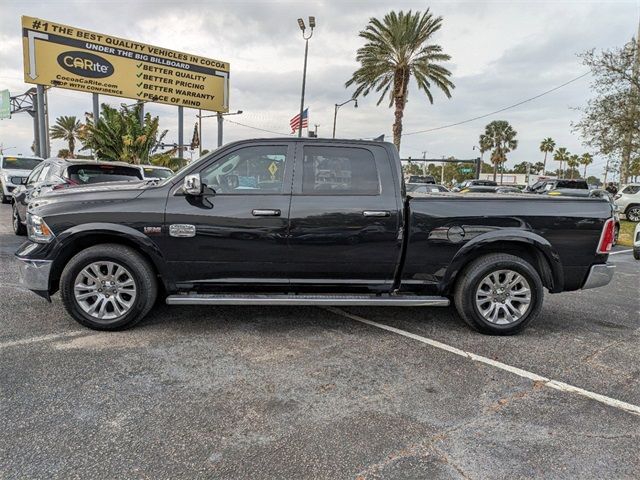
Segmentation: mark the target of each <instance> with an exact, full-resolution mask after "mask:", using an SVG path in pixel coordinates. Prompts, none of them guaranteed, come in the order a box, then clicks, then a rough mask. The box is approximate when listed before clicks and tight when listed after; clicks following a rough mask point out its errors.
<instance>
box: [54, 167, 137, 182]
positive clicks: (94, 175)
mask: <svg viewBox="0 0 640 480" xmlns="http://www.w3.org/2000/svg"><path fill="white" fill-rule="evenodd" d="M67 177H68V178H69V183H71V184H73V185H89V184H93V183H104V182H121V181H127V180H128V181H137V180H142V173H141V172H140V170H139V169H138V168H136V167H125V166H122V165H71V166H69V168H67Z"/></svg>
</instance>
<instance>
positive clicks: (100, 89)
mask: <svg viewBox="0 0 640 480" xmlns="http://www.w3.org/2000/svg"><path fill="white" fill-rule="evenodd" d="M22 45H23V58H24V81H25V82H27V83H36V84H39V85H52V86H56V87H60V88H68V89H71V90H80V91H82V92H90V93H101V94H104V95H112V96H116V97H125V98H132V99H136V100H146V101H152V102H159V103H166V104H169V105H181V106H183V107H190V108H200V109H202V110H211V111H214V112H227V111H228V110H229V64H228V63H227V62H222V61H220V60H214V59H211V58H205V57H199V56H197V55H191V54H189V53H183V52H176V51H174V50H168V49H166V48H161V47H154V46H152V45H147V44H144V43H139V42H133V41H131V40H125V39H122V38H118V37H112V36H109V35H103V34H101V33H95V32H90V31H88V30H81V29H79V28H75V27H69V26H67V25H62V24H59V23H54V22H49V21H47V20H41V19H38V18H33V17H22Z"/></svg>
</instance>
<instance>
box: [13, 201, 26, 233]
mask: <svg viewBox="0 0 640 480" xmlns="http://www.w3.org/2000/svg"><path fill="white" fill-rule="evenodd" d="M11 226H12V227H13V233H15V234H16V235H19V236H25V235H26V234H27V227H25V226H24V224H23V223H22V219H21V218H20V212H19V211H18V206H17V205H16V204H15V203H14V204H13V206H12V208H11Z"/></svg>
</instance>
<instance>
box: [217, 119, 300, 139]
mask: <svg viewBox="0 0 640 480" xmlns="http://www.w3.org/2000/svg"><path fill="white" fill-rule="evenodd" d="M224 121H225V122H229V123H233V124H235V125H240V126H241V127H246V128H252V129H253V130H260V131H261V132H267V133H272V134H274V135H279V136H281V137H288V136H289V134H287V133H282V132H274V131H273V130H267V129H265V128H259V127H254V126H253V125H246V124H244V123H240V122H234V121H233V120H227V119H226V118H225V120H224Z"/></svg>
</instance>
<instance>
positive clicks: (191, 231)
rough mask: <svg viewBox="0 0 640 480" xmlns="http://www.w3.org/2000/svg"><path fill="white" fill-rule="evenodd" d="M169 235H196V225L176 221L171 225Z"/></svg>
mask: <svg viewBox="0 0 640 480" xmlns="http://www.w3.org/2000/svg"><path fill="white" fill-rule="evenodd" d="M169 235H171V236H172V237H195V236H196V226H195V225H188V224H186V223H174V224H173V225H171V226H169Z"/></svg>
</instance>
